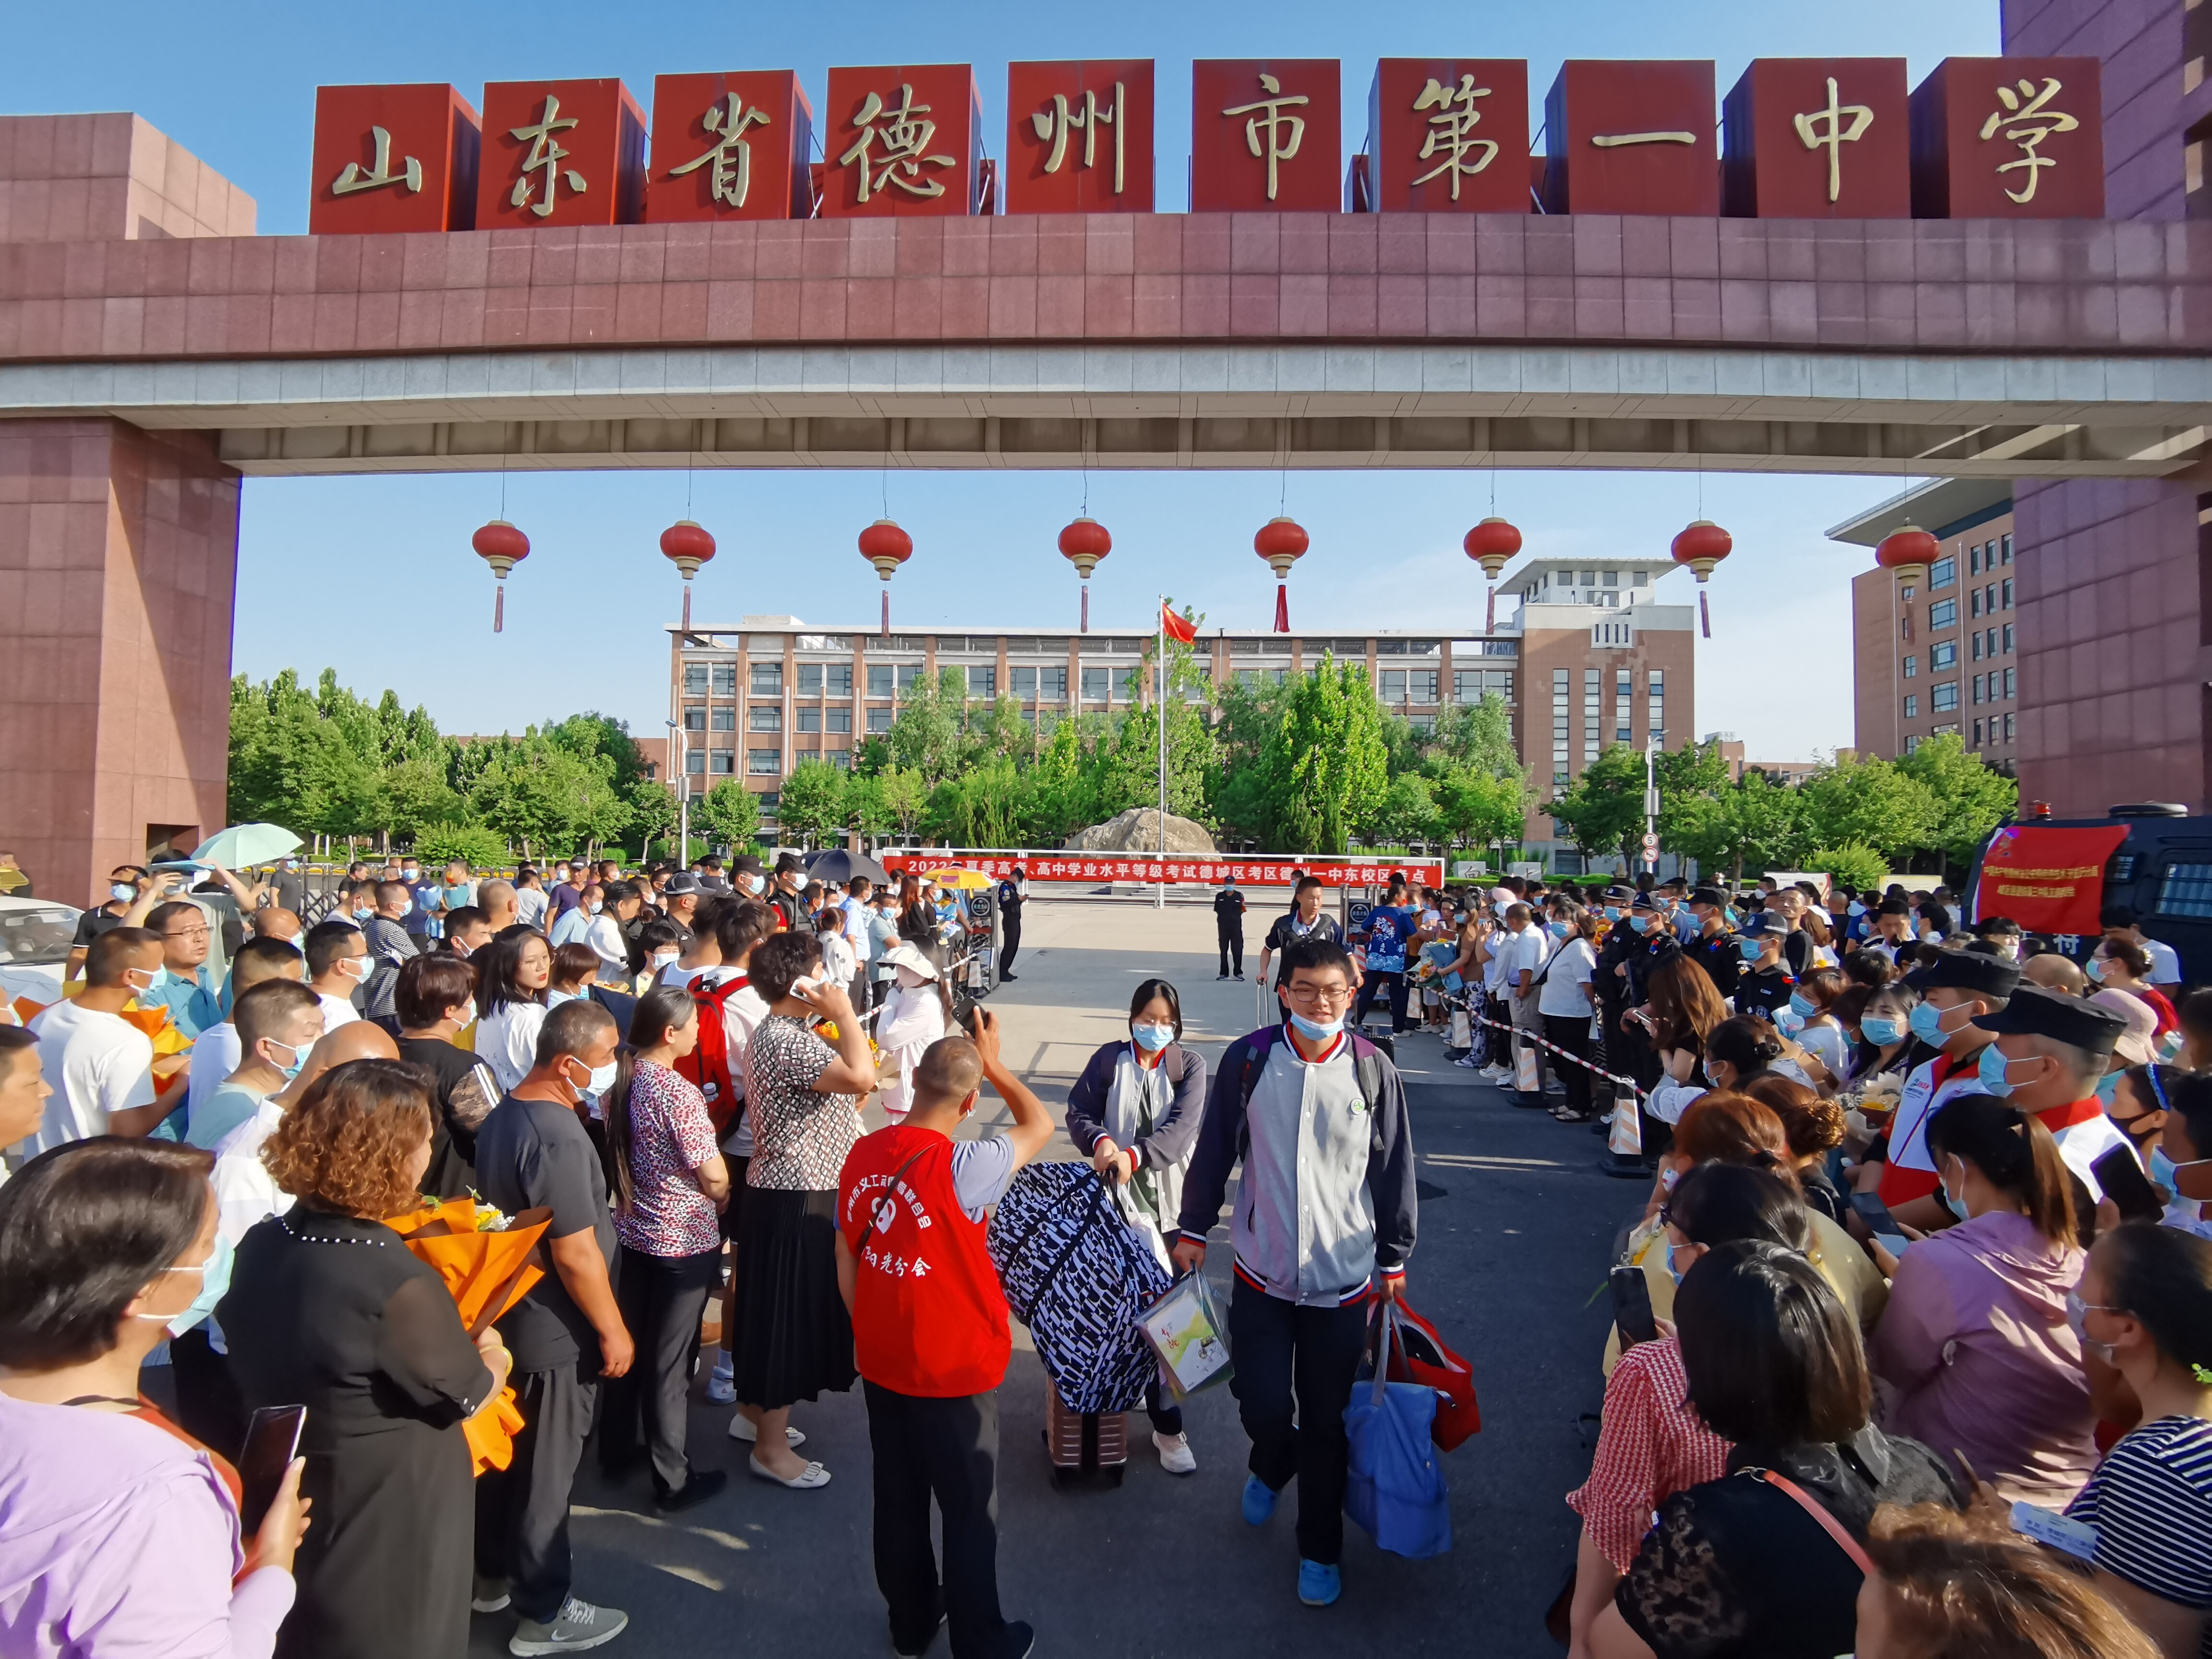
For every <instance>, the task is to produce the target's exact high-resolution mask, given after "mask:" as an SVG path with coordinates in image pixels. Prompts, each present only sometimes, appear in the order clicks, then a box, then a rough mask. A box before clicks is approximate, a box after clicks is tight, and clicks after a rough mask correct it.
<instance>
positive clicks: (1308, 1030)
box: [1291, 1014, 1344, 1042]
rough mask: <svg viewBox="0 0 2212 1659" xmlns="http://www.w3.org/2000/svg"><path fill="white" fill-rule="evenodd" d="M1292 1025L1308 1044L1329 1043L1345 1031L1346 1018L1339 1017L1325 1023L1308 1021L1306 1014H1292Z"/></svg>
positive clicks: (1316, 1020) (1315, 1020)
mask: <svg viewBox="0 0 2212 1659" xmlns="http://www.w3.org/2000/svg"><path fill="white" fill-rule="evenodd" d="M1291 1026H1292V1027H1293V1028H1294V1029H1295V1030H1297V1034H1298V1035H1299V1036H1302V1037H1304V1038H1305V1039H1306V1041H1307V1042H1328V1041H1329V1040H1330V1039H1331V1038H1333V1037H1334V1036H1336V1034H1337V1033H1338V1032H1339V1031H1341V1030H1343V1029H1344V1018H1343V1016H1341V1015H1339V1016H1338V1017H1337V1018H1334V1019H1332V1020H1328V1021H1327V1022H1323V1021H1322V1020H1318V1019H1308V1018H1306V1017H1305V1016H1304V1014H1292V1015H1291Z"/></svg>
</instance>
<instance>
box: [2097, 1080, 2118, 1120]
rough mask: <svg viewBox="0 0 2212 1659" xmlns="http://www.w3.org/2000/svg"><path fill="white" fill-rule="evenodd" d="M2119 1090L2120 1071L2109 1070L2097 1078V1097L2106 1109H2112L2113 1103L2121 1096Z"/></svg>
mask: <svg viewBox="0 0 2212 1659" xmlns="http://www.w3.org/2000/svg"><path fill="white" fill-rule="evenodd" d="M2119 1091H2120V1074H2119V1073H2118V1072H2107V1073H2105V1074H2104V1076H2102V1077H2100V1078H2099V1079H2097V1098H2098V1099H2099V1100H2100V1101H2102V1102H2103V1103H2104V1105H2105V1109H2106V1111H2108V1112H2109V1111H2110V1110H2112V1105H2113V1103H2114V1102H2115V1101H2116V1100H2118V1097H2119Z"/></svg>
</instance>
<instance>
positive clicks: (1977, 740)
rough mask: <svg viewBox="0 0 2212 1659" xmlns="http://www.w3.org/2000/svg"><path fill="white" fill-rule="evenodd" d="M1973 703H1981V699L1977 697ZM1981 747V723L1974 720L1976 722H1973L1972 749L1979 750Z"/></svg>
mask: <svg viewBox="0 0 2212 1659" xmlns="http://www.w3.org/2000/svg"><path fill="white" fill-rule="evenodd" d="M1974 701H1975V702H1980V701H1981V699H1980V698H1979V697H1977V698H1975V699H1974ZM1981 746H1982V723H1981V722H1980V721H1979V720H1976V721H1975V722H1974V747H1975V748H1977V749H1979V748H1980V747H1981Z"/></svg>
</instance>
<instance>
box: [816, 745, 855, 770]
mask: <svg viewBox="0 0 2212 1659" xmlns="http://www.w3.org/2000/svg"><path fill="white" fill-rule="evenodd" d="M822 758H823V760H826V761H828V762H829V764H830V765H832V766H834V767H836V769H838V770H839V771H840V772H849V771H851V770H852V769H853V751H852V750H849V749H825V750H823V751H822Z"/></svg>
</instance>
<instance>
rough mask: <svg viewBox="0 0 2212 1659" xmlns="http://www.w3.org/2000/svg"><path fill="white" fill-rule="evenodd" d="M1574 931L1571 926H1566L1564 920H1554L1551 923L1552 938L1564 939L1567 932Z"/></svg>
mask: <svg viewBox="0 0 2212 1659" xmlns="http://www.w3.org/2000/svg"><path fill="white" fill-rule="evenodd" d="M1574 931H1575V930H1574V929H1573V928H1571V927H1568V926H1567V924H1566V923H1565V922H1564V921H1555V922H1553V924H1552V937H1553V939H1565V938H1566V936H1567V935H1568V934H1570V933H1573V932H1574Z"/></svg>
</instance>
